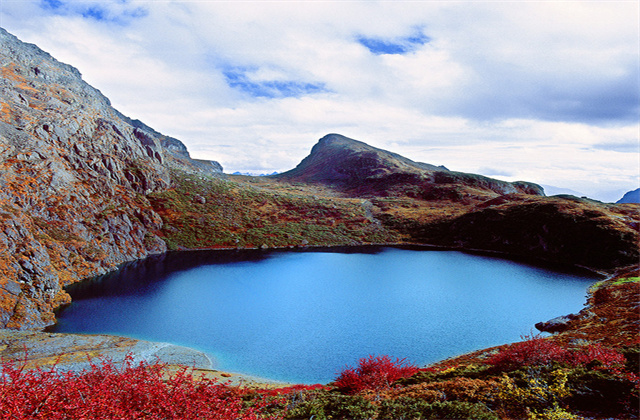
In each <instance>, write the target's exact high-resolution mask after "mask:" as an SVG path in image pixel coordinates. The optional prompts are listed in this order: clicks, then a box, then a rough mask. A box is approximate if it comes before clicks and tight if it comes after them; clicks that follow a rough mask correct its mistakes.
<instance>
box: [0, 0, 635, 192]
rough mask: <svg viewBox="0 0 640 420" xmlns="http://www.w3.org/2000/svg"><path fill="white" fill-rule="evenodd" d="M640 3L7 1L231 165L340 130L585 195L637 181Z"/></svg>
mask: <svg viewBox="0 0 640 420" xmlns="http://www.w3.org/2000/svg"><path fill="white" fill-rule="evenodd" d="M639 8H640V6H639V5H638V3H637V2H635V1H610V2H604V1H603V2H598V1H596V2H590V1H584V2H581V1H567V2H563V1H540V2H536V1H528V2H482V1H463V2H435V1H423V2H420V1H395V2H389V1H332V2H320V1H318V2H312V1H309V2H301V1H279V2H275V1H273V2H272V1H244V2H225V1H206V0H203V1H197V2H196V1H180V0H167V1H155V2H154V1H136V0H114V1H89V0H74V1H70V0H3V1H2V2H1V3H0V26H2V27H4V28H5V29H7V30H8V31H10V32H11V33H13V34H14V35H16V36H18V37H19V38H20V39H22V40H23V41H26V42H31V43H35V44H37V45H38V46H40V47H41V48H42V49H44V50H45V51H47V52H49V53H50V54H52V55H53V56H54V57H56V58H57V59H59V60H60V61H63V62H65V63H69V64H71V65H73V66H75V67H77V68H78V69H79V70H80V72H81V73H82V74H83V77H84V78H85V80H87V81H88V82H89V83H90V84H92V85H93V86H95V87H97V88H98V89H100V90H101V91H102V92H103V93H104V94H105V95H106V96H107V97H109V98H110V99H111V101H112V103H113V105H114V106H115V107H116V108H117V109H118V110H120V111H121V112H123V113H124V114H126V115H128V116H130V117H132V118H138V119H141V120H142V121H144V122H145V123H147V124H149V125H150V126H152V127H154V128H155V129H156V130H158V131H160V132H163V133H166V134H168V135H172V136H175V137H177V138H179V139H181V140H182V141H183V142H184V143H185V144H186V145H187V146H188V148H189V150H190V151H191V153H192V155H193V156H194V157H198V158H203V159H213V160H217V161H219V162H221V163H222V165H223V166H224V167H225V169H226V170H227V171H228V172H234V171H242V172H255V173H271V172H273V171H283V170H287V169H290V168H292V167H294V166H295V165H296V164H297V163H299V161H300V160H301V159H302V158H304V157H305V156H306V155H307V154H308V153H309V151H310V149H311V147H312V146H313V145H314V144H315V142H316V141H317V140H318V139H319V138H320V137H322V136H323V135H325V134H327V133H331V132H337V133H341V134H344V135H347V136H349V137H352V138H356V139H359V140H362V141H365V142H367V143H369V144H371V145H373V146H376V147H381V148H384V149H388V150H392V151H394V152H397V153H400V154H402V155H405V156H407V157H409V158H411V159H413V160H418V161H423V162H428V163H432V164H436V165H445V166H446V167H448V168H451V169H453V170H458V171H464V172H475V173H482V174H484V175H488V176H494V177H498V178H501V179H507V180H527V181H533V182H538V183H541V184H544V185H552V186H557V187H562V188H567V189H571V190H574V191H578V192H580V193H583V194H586V195H589V196H591V197H594V198H598V199H602V200H605V201H610V200H615V199H617V198H619V197H618V196H621V194H622V193H623V192H624V191H627V190H630V189H634V188H637V187H638V174H639V171H640V167H639V165H640V163H639V158H638V156H639V152H640V150H639V127H638V120H639V115H640V106H639V103H640V98H639V95H640V93H639V92H640V87H639V84H640V82H639V80H640V69H639V67H640V65H639V60H640V58H639V56H640V54H639V49H640V46H639V38H640V36H639V28H638V20H639V14H640V11H639Z"/></svg>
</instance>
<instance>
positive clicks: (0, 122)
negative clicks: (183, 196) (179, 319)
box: [0, 29, 222, 328]
mask: <svg viewBox="0 0 640 420" xmlns="http://www.w3.org/2000/svg"><path fill="white" fill-rule="evenodd" d="M0 71H1V72H2V79H1V82H0V98H1V99H2V101H1V103H2V105H1V109H0V169H1V170H0V203H1V205H0V309H1V310H0V327H1V326H8V327H17V326H21V327H33V328H36V327H42V326H46V325H49V324H51V323H52V322H53V321H54V318H53V309H54V308H56V307H57V306H59V305H60V304H61V303H64V302H67V301H68V300H69V297H68V295H67V294H66V293H65V292H64V290H63V289H62V287H63V286H64V285H66V284H69V283H71V282H74V281H78V280H80V279H83V278H86V277H88V276H94V275H97V274H101V273H104V272H107V271H110V270H113V269H114V268H115V267H116V266H117V265H118V264H120V263H122V262H125V261H129V260H132V259H136V258H142V257H145V256H147V255H150V254H154V253H161V252H164V251H165V250H166V245H165V242H164V241H163V240H161V239H160V238H158V237H157V235H156V234H154V233H153V230H154V229H157V228H159V227H160V226H161V225H162V220H161V218H160V217H159V216H158V214H157V213H155V212H154V211H153V210H152V209H151V208H150V206H149V203H148V200H147V199H146V197H145V195H146V194H148V193H151V192H154V191H162V190H165V189H167V188H169V187H170V185H171V171H172V170H182V171H188V172H192V173H201V174H212V175H213V174H220V173H221V171H222V169H221V167H220V165H219V164H217V163H215V162H213V163H212V162H200V161H194V160H192V159H191V158H190V157H189V153H188V151H187V149H186V147H185V146H184V144H182V143H181V142H180V141H178V140H176V139H174V138H171V137H168V136H164V135H162V134H160V133H158V132H156V131H155V130H152V129H150V128H149V127H148V126H146V125H145V124H144V123H142V122H140V121H137V120H131V119H129V118H127V117H125V116H123V115H122V114H120V113H119V112H118V111H116V110H115V109H113V108H112V107H111V104H110V102H109V100H108V99H107V98H106V97H104V96H103V95H102V94H101V93H100V91H98V90H97V89H95V88H93V87H91V86H89V85H88V84H87V83H85V82H84V81H83V80H82V77H81V74H80V72H79V71H78V70H77V69H75V68H73V67H71V66H69V65H67V64H63V63H60V62H58V61H57V60H55V59H54V58H52V57H51V56H50V55H49V54H47V53H45V52H44V51H42V50H40V49H39V48H38V47H37V46H35V45H31V44H26V43H22V42H21V41H19V40H18V39H17V38H16V37H14V36H13V35H11V34H9V33H8V32H6V31H5V30H4V29H0Z"/></svg>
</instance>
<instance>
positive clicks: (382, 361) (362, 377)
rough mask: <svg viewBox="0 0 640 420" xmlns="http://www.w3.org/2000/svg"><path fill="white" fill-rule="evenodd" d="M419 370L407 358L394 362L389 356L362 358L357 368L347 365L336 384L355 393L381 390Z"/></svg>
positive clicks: (349, 392) (347, 391)
mask: <svg viewBox="0 0 640 420" xmlns="http://www.w3.org/2000/svg"><path fill="white" fill-rule="evenodd" d="M417 371H418V368H417V367H415V366H413V365H411V364H408V363H407V362H406V360H405V359H396V361H395V362H394V361H393V360H391V358H390V357H389V356H373V355H370V356H369V357H368V358H362V359H360V360H359V362H358V367H357V368H352V367H349V366H347V367H346V368H345V369H344V370H343V371H342V372H341V373H340V375H339V376H338V378H337V379H336V380H335V382H334V385H335V386H336V387H337V388H338V389H340V390H341V391H342V392H344V393H347V394H355V393H357V392H359V391H363V390H365V389H370V390H379V389H385V388H389V387H390V386H391V384H392V383H393V382H395V381H397V380H398V379H400V378H406V377H409V376H411V375H413V374H414V373H416V372H417Z"/></svg>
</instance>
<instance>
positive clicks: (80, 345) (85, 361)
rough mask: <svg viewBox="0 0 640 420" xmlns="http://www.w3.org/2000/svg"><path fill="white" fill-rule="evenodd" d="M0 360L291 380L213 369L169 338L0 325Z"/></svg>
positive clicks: (253, 382) (238, 381) (266, 383)
mask: <svg viewBox="0 0 640 420" xmlns="http://www.w3.org/2000/svg"><path fill="white" fill-rule="evenodd" d="M0 360H1V361H2V362H14V363H16V364H18V365H24V367H25V368H26V369H38V368H39V369H44V370H47V369H52V368H53V369H55V370H57V371H60V372H81V371H83V370H87V369H90V368H91V366H92V364H93V365H95V364H100V363H101V362H102V361H111V362H113V363H114V364H115V365H117V366H126V365H127V362H130V364H131V365H132V366H136V365H138V364H139V363H149V364H153V363H155V362H159V363H162V364H165V365H166V367H167V369H168V373H169V374H173V373H175V372H177V371H178V370H180V369H184V368H187V369H188V370H189V371H191V373H192V374H193V376H194V377H200V376H204V377H205V378H209V379H216V380H218V381H219V382H221V383H225V382H226V383H229V385H231V386H242V387H249V388H257V387H261V388H265V387H266V388H274V387H285V386H289V385H293V384H291V383H288V382H283V381H277V380H273V379H269V378H262V377H258V376H253V375H249V374H244V373H239V372H225V371H221V370H218V369H216V367H215V361H214V360H213V359H212V357H211V356H209V355H208V354H206V353H204V352H202V351H199V350H195V349H193V348H190V347H185V346H179V345H176V344H171V343H163V342H154V341H146V340H137V339H133V338H128V337H123V336H117V335H108V334H71V333H51V332H42V331H16V330H9V329H0Z"/></svg>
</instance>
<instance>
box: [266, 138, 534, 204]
mask: <svg viewBox="0 0 640 420" xmlns="http://www.w3.org/2000/svg"><path fill="white" fill-rule="evenodd" d="M276 178H279V179H283V180H288V181H295V182H311V183H322V184H327V185H331V186H333V187H336V188H338V189H340V190H343V191H347V192H349V193H352V194H355V195H367V194H373V195H376V194H377V195H380V194H382V195H388V194H391V195H393V194H400V195H406V194H410V195H416V194H417V196H418V197H422V198H424V199H427V200H439V199H453V200H461V199H462V197H463V196H464V197H483V198H487V196H495V195H496V194H498V195H501V194H510V193H526V194H533V195H544V193H543V190H542V188H541V187H540V186H538V185H535V184H530V183H525V182H515V183H511V182H507V181H500V180H497V179H492V178H487V177H483V176H481V175H474V174H465V173H460V172H452V171H449V170H448V169H447V168H445V167H444V166H435V165H431V164H428V163H422V162H414V161H413V160H411V159H407V158H406V157H404V156H401V155H399V154H397V153H393V152H389V151H386V150H382V149H378V148H376V147H373V146H370V145H368V144H366V143H364V142H361V141H358V140H354V139H351V138H349V137H345V136H343V135H340V134H335V133H332V134H327V135H326V136H324V137H322V138H321V139H320V140H319V141H318V143H316V145H315V146H313V148H312V149H311V153H310V154H309V156H307V157H306V158H304V159H303V160H302V161H301V162H300V164H299V165H298V166H296V167H295V168H294V169H292V170H290V171H287V172H284V173H282V174H279V175H277V176H276ZM462 190H465V191H464V192H462ZM416 191H417V192H416Z"/></svg>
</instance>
